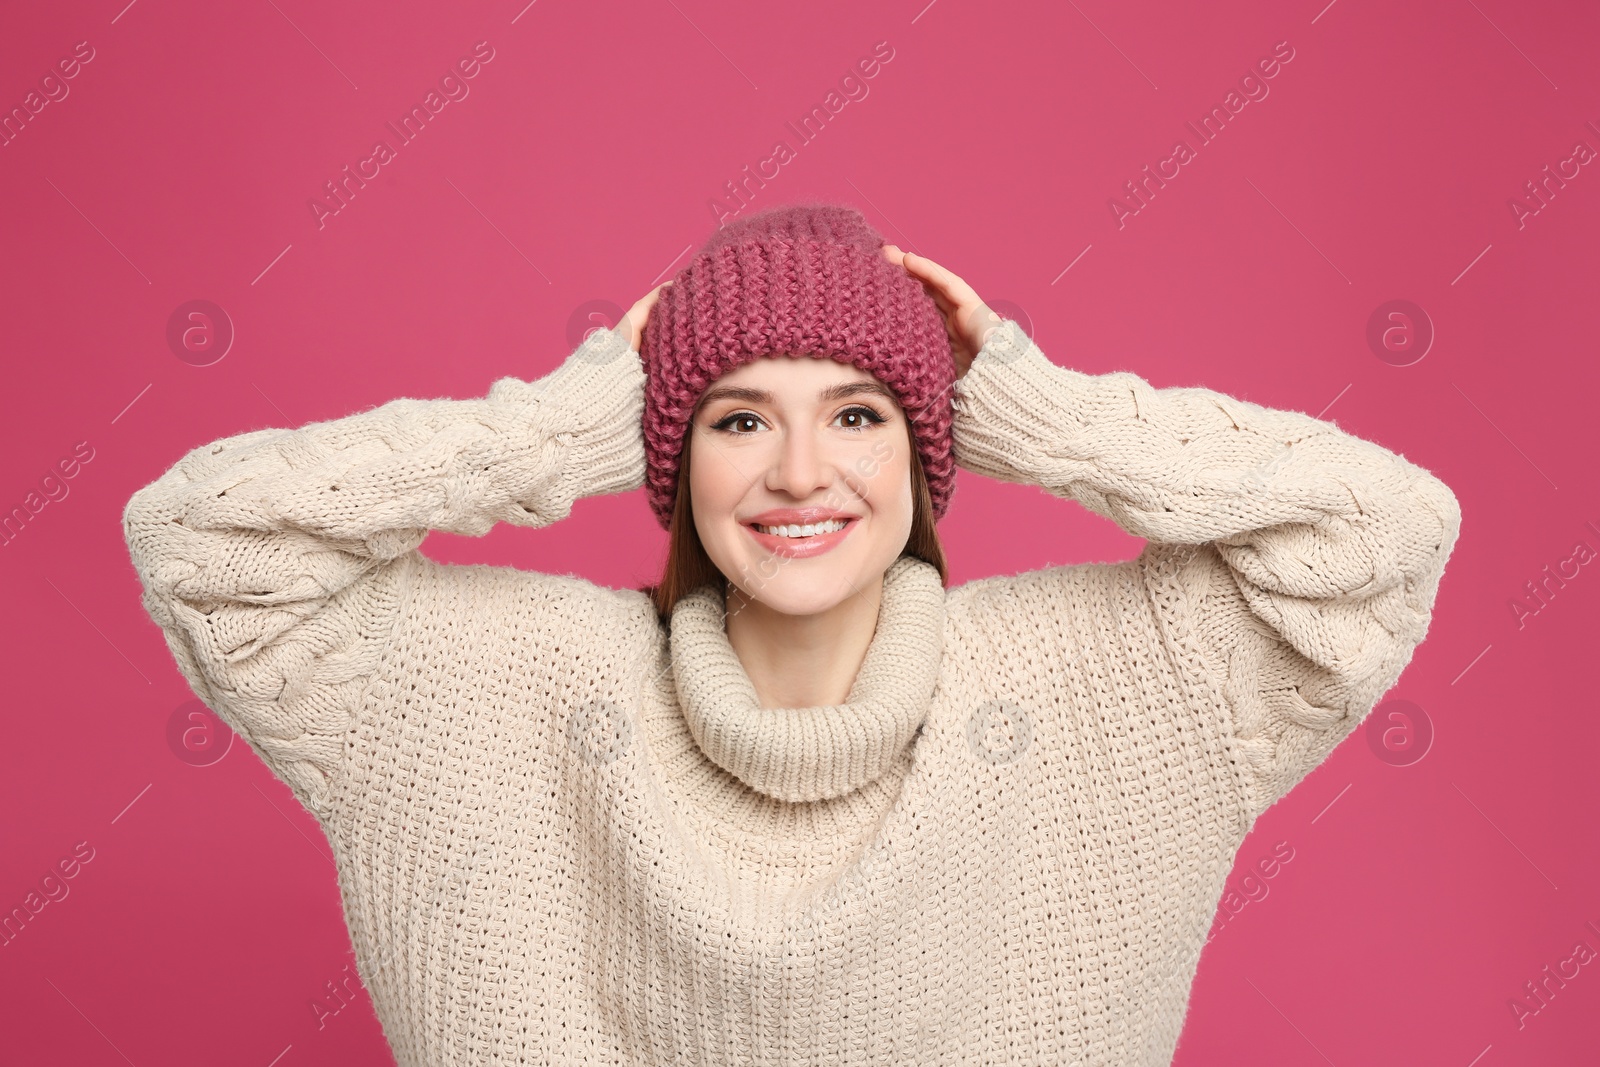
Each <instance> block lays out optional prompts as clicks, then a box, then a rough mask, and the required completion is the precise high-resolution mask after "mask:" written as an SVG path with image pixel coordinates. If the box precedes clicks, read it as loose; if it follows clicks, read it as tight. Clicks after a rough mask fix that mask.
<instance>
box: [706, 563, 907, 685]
mask: <svg viewBox="0 0 1600 1067" xmlns="http://www.w3.org/2000/svg"><path fill="white" fill-rule="evenodd" d="M882 598H883V575H881V574H880V575H879V576H878V577H877V579H876V580H875V581H874V582H873V583H872V584H871V585H869V586H867V587H866V588H865V589H862V590H860V591H858V592H856V593H852V594H851V595H850V596H848V597H846V598H845V599H843V600H841V601H840V602H839V603H837V604H835V605H834V606H833V607H831V608H829V609H827V610H826V611H819V612H817V613H815V614H812V615H789V614H786V613H784V612H781V611H778V610H776V609H775V608H773V607H771V606H769V605H767V604H763V603H762V602H761V601H759V600H755V599H753V598H751V597H749V596H747V595H746V594H745V593H744V592H743V590H741V589H739V587H738V586H736V585H733V584H732V583H731V582H730V583H729V584H728V593H727V609H728V619H727V633H728V643H729V644H730V645H732V646H733V650H734V652H735V653H737V654H738V656H739V662H740V664H741V665H742V666H743V667H744V669H745V673H746V674H747V675H749V677H750V684H751V685H752V686H753V687H754V688H755V691H756V696H757V697H758V698H759V699H760V701H761V706H762V707H763V708H809V707H818V706H827V705H834V704H843V703H844V702H845V700H846V698H847V697H848V696H849V695H850V688H851V686H853V685H854V684H855V680H856V675H857V673H858V672H859V671H860V670H861V664H862V662H863V661H864V660H865V659H866V656H867V649H868V647H869V646H870V645H871V644H872V637H873V634H874V633H875V632H876V630H877V626H878V609H879V606H880V604H881V602H882Z"/></svg>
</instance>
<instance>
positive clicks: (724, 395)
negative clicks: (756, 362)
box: [700, 380, 895, 405]
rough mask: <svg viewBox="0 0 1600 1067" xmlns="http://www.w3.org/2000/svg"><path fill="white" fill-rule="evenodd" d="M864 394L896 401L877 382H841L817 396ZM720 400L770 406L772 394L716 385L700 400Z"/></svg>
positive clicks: (708, 401) (890, 393)
mask: <svg viewBox="0 0 1600 1067" xmlns="http://www.w3.org/2000/svg"><path fill="white" fill-rule="evenodd" d="M862 394H875V395H877V396H881V397H883V398H884V399H885V400H894V399H895V395H894V393H893V392H891V391H890V389H889V387H888V386H886V385H884V384H883V383H882V382H880V381H877V380H873V381H870V382H839V383H838V384H836V385H830V386H828V388H826V389H824V390H822V392H821V393H819V394H817V399H819V400H822V401H824V402H826V401H830V400H843V399H845V398H846V397H851V396H860V395H862ZM718 400H743V401H744V402H746V403H749V404H770V403H772V394H771V393H769V392H767V391H766V390H765V389H752V388H750V387H749V386H742V385H714V386H712V387H711V388H710V389H708V390H706V393H705V395H704V396H702V397H701V398H700V403H701V405H706V404H711V403H715V402H716V401H718Z"/></svg>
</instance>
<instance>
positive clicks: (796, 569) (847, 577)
mask: <svg viewBox="0 0 1600 1067" xmlns="http://www.w3.org/2000/svg"><path fill="white" fill-rule="evenodd" d="M830 555H831V553H830ZM860 570H861V566H860V561H859V560H848V561H847V560H844V559H830V558H828V557H827V556H817V557H814V558H811V559H783V558H781V557H774V556H768V557H765V558H764V559H754V560H751V561H749V566H748V567H747V568H743V569H741V571H740V572H739V573H740V580H739V581H737V582H736V583H735V584H736V585H738V586H739V588H740V590H741V591H743V592H744V594H745V596H746V597H748V598H749V599H752V600H755V601H757V602H759V603H760V604H762V605H763V606H764V607H767V608H770V609H771V610H773V611H776V612H780V613H782V614H784V615H816V614H819V613H821V612H824V611H827V610H829V609H830V608H834V607H837V606H838V605H839V604H841V603H843V602H844V601H845V600H848V599H849V598H850V597H852V596H855V595H856V594H857V593H858V592H859V591H860V590H862V589H864V588H866V587H867V586H869V585H870V584H871V582H872V579H871V578H870V577H867V576H865V575H863V574H861V573H860Z"/></svg>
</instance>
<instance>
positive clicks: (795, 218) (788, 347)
mask: <svg viewBox="0 0 1600 1067" xmlns="http://www.w3.org/2000/svg"><path fill="white" fill-rule="evenodd" d="M883 244H884V240H883V236H882V235H881V234H879V233H878V231H877V230H875V229H873V227H872V226H871V224H870V223H868V222H867V220H866V219H865V218H864V217H863V216H862V215H861V213H860V212H859V211H857V210H855V209H854V208H851V207H845V206H842V205H832V204H809V205H789V206H784V207H778V208H771V209H768V210H766V211H761V212H757V213H755V214H752V215H748V216H745V217H744V218H740V219H735V220H734V221H732V222H729V223H727V224H725V225H724V226H723V227H722V228H721V229H719V230H717V232H716V233H715V234H713V235H712V236H711V239H710V240H709V241H707V242H706V244H705V246H704V247H703V248H701V249H700V251H699V252H697V253H695V255H694V258H692V259H691V260H690V261H689V262H688V264H687V265H686V266H684V268H683V269H682V270H680V271H679V272H678V274H677V275H676V276H675V277H674V278H673V280H672V284H671V285H668V286H665V287H663V288H662V290H661V294H660V297H659V298H658V299H657V301H656V306H655V307H654V308H653V309H652V310H651V313H650V318H649V321H648V322H647V323H646V326H645V332H644V340H643V343H642V344H641V346H640V349H641V353H642V358H643V361H644V367H645V374H646V385H645V405H644V439H645V452H646V472H645V484H646V486H647V488H648V493H647V495H648V497H649V501H650V507H651V509H652V510H653V511H654V512H655V516H656V521H658V522H659V523H660V524H661V526H662V528H663V529H666V528H668V527H670V525H671V522H672V508H673V501H674V499H675V498H676V496H677V491H678V462H679V459H680V458H681V456H682V453H683V438H684V434H685V432H686V431H687V429H688V423H689V420H690V418H691V417H692V416H693V413H694V408H695V404H696V403H697V402H698V401H699V399H700V396H701V394H702V393H704V392H705V390H706V387H707V386H709V385H710V384H711V383H712V382H714V381H716V380H717V379H718V378H719V377H721V376H722V375H724V374H726V373H727V372H728V371H730V370H733V369H734V368H735V367H739V366H742V365H744V364H746V363H749V362H751V361H753V360H756V359H759V358H760V357H762V356H768V355H775V354H782V355H807V356H818V357H827V358H831V359H834V360H837V361H838V362H840V363H851V364H854V365H855V366H857V367H859V368H861V369H862V370H864V371H867V372H868V373H870V374H872V375H873V376H874V377H876V378H878V379H879V380H880V381H882V382H883V383H884V384H885V385H887V386H888V387H889V388H890V389H891V390H892V391H893V392H894V394H895V396H896V398H897V399H898V400H899V402H900V406H901V408H902V409H903V410H904V411H905V414H906V417H907V419H908V420H910V424H911V430H912V435H913V437H914V439H915V441H916V446H917V454H918V456H919V457H920V458H921V460H922V467H923V471H924V473H925V474H926V475H927V481H928V492H929V495H930V496H931V497H932V500H933V512H934V519H935V520H937V519H940V518H943V516H944V513H945V510H946V508H947V507H948V506H949V500H950V493H951V491H952V490H953V489H954V488H955V478H956V465H955V459H954V455H953V452H952V446H951V441H950V423H951V418H952V412H951V402H950V389H951V384H952V382H953V381H954V380H955V364H954V362H953V360H952V357H951V353H950V338H949V335H948V334H947V333H946V331H945V323H944V315H943V314H942V313H941V312H940V311H939V308H938V305H937V304H935V303H934V301H933V297H931V296H929V295H928V292H927V290H926V289H924V288H923V286H922V283H921V282H919V281H918V280H917V279H915V278H913V277H912V276H911V275H910V274H908V273H906V271H905V268H903V267H900V266H896V265H895V264H893V263H890V262H889V261H888V260H887V259H885V258H884V256H883V251H882V249H883Z"/></svg>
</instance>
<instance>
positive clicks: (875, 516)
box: [689, 355, 912, 615]
mask: <svg viewBox="0 0 1600 1067" xmlns="http://www.w3.org/2000/svg"><path fill="white" fill-rule="evenodd" d="M690 433H692V434H693V442H692V444H691V445H690V448H689V496H690V503H691V505H692V506H693V509H694V523H695V530H696V532H697V533H698V534H699V536H700V541H701V543H702V544H703V545H704V546H705V550H706V554H707V555H708V556H710V557H711V562H713V563H715V564H716V565H717V568H718V569H719V570H720V571H722V573H723V574H724V575H725V576H727V578H728V579H729V580H730V581H731V582H733V584H734V585H736V586H738V588H739V589H740V590H741V591H742V592H743V593H744V594H745V595H746V596H748V597H749V598H751V599H754V600H758V601H760V602H761V603H763V604H765V605H767V606H768V607H771V608H773V609H774V610H777V611H781V612H784V613H785V614H789V615H810V614H814V613H816V612H821V611H826V610H827V609H829V608H831V607H833V606H834V605H836V604H838V603H839V602H840V601H842V600H844V599H845V598H846V597H849V596H852V595H854V594H856V593H858V592H861V591H863V590H865V589H867V588H868V587H869V586H871V585H872V584H873V583H874V582H876V581H877V580H878V579H879V578H880V577H881V576H882V575H883V572H884V571H885V570H887V569H888V567H889V565H890V564H891V563H893V562H894V561H895V560H896V559H897V558H898V557H899V556H900V553H901V552H902V550H904V548H905V546H906V542H907V540H908V539H909V538H910V536H911V517H912V498H911V462H912V459H911V444H910V440H911V439H910V435H909V432H908V426H907V422H906V417H905V414H904V413H903V412H902V411H901V410H900V406H899V404H898V403H897V402H896V400H895V397H894V394H893V393H892V392H890V390H889V389H888V387H887V386H885V385H884V384H883V383H882V382H880V381H878V379H877V378H875V377H873V376H872V375H871V374H868V373H867V372H866V371H863V370H861V369H860V368H858V367H855V366H852V365H851V364H848V363H839V362H837V361H835V360H833V359H829V358H823V357H816V356H789V355H778V356H768V357H763V358H761V359H757V360H754V361H752V362H750V363H747V364H745V365H744V366H742V367H738V368H736V369H734V370H732V371H729V372H728V373H727V374H724V375H723V376H722V377H720V378H718V379H717V380H716V381H715V382H713V383H712V384H711V386H710V387H709V388H708V389H707V390H706V392H705V395H704V396H703V397H701V400H700V405H699V407H698V409H697V410H696V412H695V416H694V420H693V422H692V424H691V427H690ZM818 524H825V525H822V526H820V527H819V528H818V529H816V530H815V531H814V532H812V533H811V534H809V535H805V532H804V531H802V530H800V529H798V527H801V526H805V525H814V526H815V525H818ZM774 527H778V528H782V527H789V529H787V530H784V529H774ZM835 527H839V528H837V529H835ZM796 533H799V534H802V536H798V537H796V536H784V535H785V534H796Z"/></svg>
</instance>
